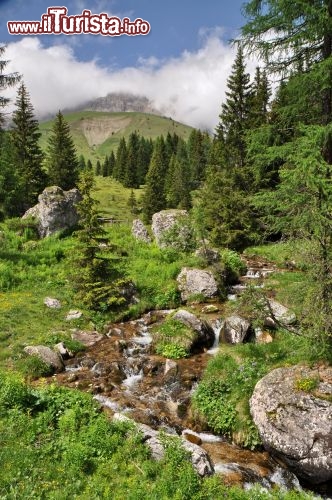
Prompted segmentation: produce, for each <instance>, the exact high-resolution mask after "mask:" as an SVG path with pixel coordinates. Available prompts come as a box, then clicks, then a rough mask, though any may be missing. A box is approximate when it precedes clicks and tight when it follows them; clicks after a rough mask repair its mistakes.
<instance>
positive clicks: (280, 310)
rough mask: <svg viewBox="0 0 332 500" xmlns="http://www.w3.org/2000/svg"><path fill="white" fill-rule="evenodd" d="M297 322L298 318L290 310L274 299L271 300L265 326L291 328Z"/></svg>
mask: <svg viewBox="0 0 332 500" xmlns="http://www.w3.org/2000/svg"><path fill="white" fill-rule="evenodd" d="M295 322H296V316H295V314H294V313H292V312H290V310H289V309H288V308H287V307H285V306H283V305H282V304H280V303H279V302H277V301H276V300H274V299H269V301H268V305H267V316H266V318H265V322H264V324H265V326H268V327H270V328H277V326H278V325H284V326H291V325H293V324H294V323H295Z"/></svg>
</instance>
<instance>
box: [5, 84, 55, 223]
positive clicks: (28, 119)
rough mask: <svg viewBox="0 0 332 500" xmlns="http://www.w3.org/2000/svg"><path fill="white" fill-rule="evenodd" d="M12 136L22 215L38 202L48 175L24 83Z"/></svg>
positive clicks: (14, 114)
mask: <svg viewBox="0 0 332 500" xmlns="http://www.w3.org/2000/svg"><path fill="white" fill-rule="evenodd" d="M10 135H11V142H12V148H13V151H12V161H13V168H14V169H15V170H16V172H17V178H18V181H19V186H18V198H19V199H17V201H16V208H17V210H18V215H20V214H23V213H24V212H25V211H26V210H27V209H28V208H30V207H32V206H33V205H35V204H36V203H37V199H38V195H39V194H40V193H41V192H42V191H43V189H44V188H45V187H46V185H47V176H46V173H45V172H44V170H43V168H42V162H43V158H44V155H43V153H42V150H41V148H40V146H39V138H40V136H41V134H40V132H39V125H38V122H37V120H36V119H35V117H34V113H33V107H32V104H31V102H30V97H29V93H28V91H27V89H26V87H25V85H24V84H23V83H22V84H21V85H20V87H19V89H18V92H17V99H16V108H15V111H14V113H13V126H12V129H11V134H10Z"/></svg>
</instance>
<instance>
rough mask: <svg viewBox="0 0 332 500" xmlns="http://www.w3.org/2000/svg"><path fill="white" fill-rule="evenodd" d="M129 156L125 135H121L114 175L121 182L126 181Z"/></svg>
mask: <svg viewBox="0 0 332 500" xmlns="http://www.w3.org/2000/svg"><path fill="white" fill-rule="evenodd" d="M127 158H128V150H127V143H126V139H125V138H124V137H121V139H120V142H119V146H118V148H117V151H116V160H115V165H114V169H113V177H114V179H116V180H117V181H119V182H123V181H124V178H125V175H126V169H127Z"/></svg>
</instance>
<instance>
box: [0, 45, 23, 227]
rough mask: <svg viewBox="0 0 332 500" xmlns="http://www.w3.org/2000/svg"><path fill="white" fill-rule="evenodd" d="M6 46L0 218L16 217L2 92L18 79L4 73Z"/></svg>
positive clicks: (0, 78) (0, 75)
mask: <svg viewBox="0 0 332 500" xmlns="http://www.w3.org/2000/svg"><path fill="white" fill-rule="evenodd" d="M5 50H6V46H4V45H0V218H2V217H4V216H6V215H17V211H16V208H15V198H16V186H17V182H18V179H17V177H16V172H15V171H14V170H13V168H12V148H11V145H10V141H9V136H8V133H7V132H5V131H4V129H3V127H4V123H5V114H4V109H5V107H6V106H7V105H8V103H9V98H8V97H5V96H4V95H3V91H4V90H6V89H8V88H10V87H13V86H14V85H16V84H17V83H18V82H19V80H20V77H19V75H18V74H17V73H8V74H6V73H4V71H5V69H6V66H7V64H8V61H6V60H3V59H2V57H3V55H4V54H5Z"/></svg>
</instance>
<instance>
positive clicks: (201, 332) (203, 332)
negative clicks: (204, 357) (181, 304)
mask: <svg viewBox="0 0 332 500" xmlns="http://www.w3.org/2000/svg"><path fill="white" fill-rule="evenodd" d="M173 319H175V320H177V321H180V323H182V324H184V325H185V326H187V327H188V328H190V329H191V330H192V331H193V332H194V336H193V338H192V340H191V346H190V350H191V349H193V348H194V347H196V346H204V347H211V346H212V345H213V342H214V337H215V334H214V331H213V328H212V326H211V325H209V323H208V322H207V321H202V320H200V319H198V318H197V316H195V315H194V314H192V313H190V312H188V311H186V310H185V309H180V310H179V311H178V312H177V313H175V314H174V316H173Z"/></svg>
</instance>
